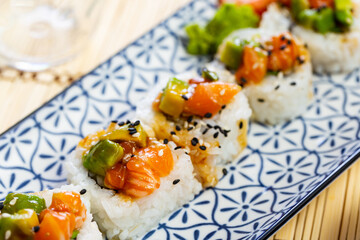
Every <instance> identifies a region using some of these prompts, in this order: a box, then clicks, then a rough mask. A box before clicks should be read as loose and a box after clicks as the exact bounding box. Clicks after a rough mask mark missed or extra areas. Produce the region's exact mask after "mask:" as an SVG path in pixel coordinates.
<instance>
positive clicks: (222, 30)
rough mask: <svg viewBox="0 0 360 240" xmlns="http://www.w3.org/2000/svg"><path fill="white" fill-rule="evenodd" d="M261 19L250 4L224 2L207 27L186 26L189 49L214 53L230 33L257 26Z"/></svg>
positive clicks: (190, 50) (191, 52)
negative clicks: (240, 4)
mask: <svg viewBox="0 0 360 240" xmlns="http://www.w3.org/2000/svg"><path fill="white" fill-rule="evenodd" d="M259 20H260V19H259V16H258V15H257V14H256V13H255V12H254V10H253V8H252V7H251V6H249V5H242V6H237V5H235V4H224V5H222V6H221V7H220V8H219V10H218V11H217V12H216V14H215V16H214V18H213V19H212V20H211V21H210V22H208V24H207V25H206V26H205V28H201V27H200V26H199V25H198V24H192V25H188V26H187V27H186V28H185V30H186V33H187V35H188V36H189V44H188V46H187V51H188V52H189V53H190V54H202V55H204V54H214V53H216V51H217V48H218V46H219V45H220V44H221V42H222V41H223V40H224V39H225V38H226V37H227V36H228V35H229V34H230V33H232V32H233V31H234V30H237V29H241V28H249V27H256V26H257V25H258V23H259Z"/></svg>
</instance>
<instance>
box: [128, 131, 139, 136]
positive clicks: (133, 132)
mask: <svg viewBox="0 0 360 240" xmlns="http://www.w3.org/2000/svg"><path fill="white" fill-rule="evenodd" d="M129 133H130V135H134V134H136V133H137V131H136V130H135V131H130V132H129Z"/></svg>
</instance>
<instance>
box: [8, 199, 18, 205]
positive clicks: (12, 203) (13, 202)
mask: <svg viewBox="0 0 360 240" xmlns="http://www.w3.org/2000/svg"><path fill="white" fill-rule="evenodd" d="M17 199H18V198H17V197H14V198H13V199H12V200H11V201H10V202H9V204H10V205H11V206H13V205H15V203H16V201H17Z"/></svg>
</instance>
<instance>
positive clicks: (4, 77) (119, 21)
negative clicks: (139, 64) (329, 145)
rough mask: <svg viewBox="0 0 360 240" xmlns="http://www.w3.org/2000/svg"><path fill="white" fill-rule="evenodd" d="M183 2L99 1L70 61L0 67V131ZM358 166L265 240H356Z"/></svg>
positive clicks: (359, 202)
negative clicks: (89, 32)
mask: <svg viewBox="0 0 360 240" xmlns="http://www.w3.org/2000/svg"><path fill="white" fill-rule="evenodd" d="M187 2H189V0H176V1H175V0H172V1H169V0H122V1H114V0H113V1H110V0H108V1H102V4H103V6H102V7H103V9H102V12H103V14H102V16H101V18H100V20H99V23H98V24H99V25H98V26H97V30H96V31H95V32H94V34H93V36H92V37H91V39H90V40H89V45H88V47H87V48H86V49H85V50H84V51H83V52H82V53H81V54H80V55H79V56H78V57H77V58H76V59H74V60H72V61H71V62H68V63H67V64H64V65H62V66H59V67H56V68H53V69H50V70H48V71H45V72H41V73H35V74H34V73H25V72H20V71H16V70H14V69H10V68H6V67H0V132H3V131H5V130H6V129H7V128H9V127H11V126H12V125H13V124H15V123H16V122H18V121H19V120H21V119H22V118H23V117H25V116H26V115H28V114H29V113H31V112H32V111H33V110H35V109H36V108H38V107H40V106H41V105H42V104H43V103H44V102H46V101H47V100H49V99H51V98H52V97H53V96H55V95H56V94H57V93H59V92H61V90H63V89H64V88H65V87H66V86H68V84H69V83H70V82H72V81H73V80H74V79H76V78H78V77H79V76H81V75H82V74H84V73H86V72H88V71H89V70H91V69H92V68H94V67H95V66H96V65H98V64H99V63H101V62H103V61H104V60H106V59H107V58H108V57H109V56H111V55H112V54H113V53H115V52H116V51H117V50H119V49H121V48H123V47H125V46H126V45H127V44H128V43H130V42H132V41H133V40H135V39H136V38H137V37H139V36H140V35H141V34H143V33H144V32H146V31H147V30H149V29H151V28H152V27H153V26H155V25H156V24H157V23H159V22H160V21H161V20H163V19H165V18H166V17H168V16H169V15H170V14H171V13H173V12H174V11H175V10H176V9H178V8H179V7H181V6H183V5H185V4H186V3H187ZM359 184H360V162H357V163H355V164H354V165H353V166H352V167H351V168H350V169H349V170H347V171H346V172H345V173H343V174H342V175H341V176H340V177H339V178H338V179H337V180H336V181H335V182H334V183H332V184H331V186H330V187H329V188H327V189H326V190H324V191H323V192H322V193H321V194H320V195H319V196H318V197H317V198H315V199H314V200H313V201H312V202H311V203H310V204H309V205H308V206H307V207H306V208H304V209H303V210H302V211H301V212H300V213H299V214H297V215H296V216H295V217H294V218H293V219H292V220H291V221H290V222H288V223H287V224H286V225H285V226H284V227H283V228H282V229H280V230H279V231H278V232H277V233H276V234H275V235H274V236H273V237H271V239H276V240H280V239H296V240H297V239H326V240H328V239H349V240H352V239H360V186H359Z"/></svg>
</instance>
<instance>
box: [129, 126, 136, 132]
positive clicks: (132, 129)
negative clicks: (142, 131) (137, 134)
mask: <svg viewBox="0 0 360 240" xmlns="http://www.w3.org/2000/svg"><path fill="white" fill-rule="evenodd" d="M128 131H129V132H132V131H137V130H136V128H133V127H130V128H128Z"/></svg>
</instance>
